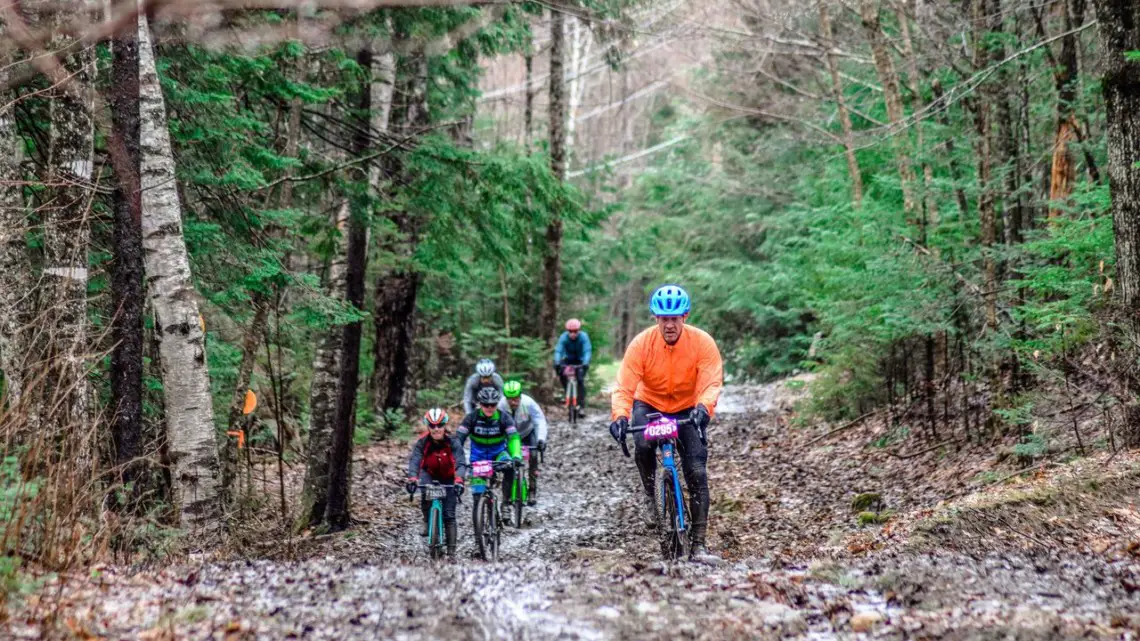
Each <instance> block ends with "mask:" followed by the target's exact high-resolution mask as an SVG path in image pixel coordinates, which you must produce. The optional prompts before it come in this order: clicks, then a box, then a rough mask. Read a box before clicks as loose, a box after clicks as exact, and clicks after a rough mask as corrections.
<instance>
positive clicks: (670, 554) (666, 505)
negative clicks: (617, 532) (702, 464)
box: [654, 467, 689, 561]
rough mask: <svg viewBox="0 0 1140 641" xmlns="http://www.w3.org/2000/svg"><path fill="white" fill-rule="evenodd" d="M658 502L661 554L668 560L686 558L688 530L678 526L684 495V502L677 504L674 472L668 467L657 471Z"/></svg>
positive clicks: (658, 534) (656, 488) (658, 532)
mask: <svg viewBox="0 0 1140 641" xmlns="http://www.w3.org/2000/svg"><path fill="white" fill-rule="evenodd" d="M654 495H655V499H656V503H657V536H658V537H659V539H660V543H661V556H662V557H664V558H665V560H666V561H673V560H676V559H681V558H684V557H685V556H686V555H687V554H688V548H689V541H688V537H687V536H686V534H687V533H686V532H684V531H681V530H679V529H678V527H677V510H678V509H681V510H684V509H685V508H684V503H683V501H684V497H682V504H681V505H677V497H676V493H675V492H674V489H673V472H672V471H670V470H669V469H668V468H664V467H663V468H661V469H659V470H658V471H657V481H656V484H655V487H654Z"/></svg>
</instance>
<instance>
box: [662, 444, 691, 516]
mask: <svg viewBox="0 0 1140 641" xmlns="http://www.w3.org/2000/svg"><path fill="white" fill-rule="evenodd" d="M661 465H662V466H663V467H664V468H665V469H667V470H669V475H670V476H671V477H673V503H674V505H676V507H677V532H679V533H680V532H684V531H685V530H686V529H687V528H686V526H685V503H684V496H683V495H682V494H681V479H680V477H679V475H678V470H677V462H676V459H675V458H674V454H673V445H672V443H666V444H664V445H662V446H661Z"/></svg>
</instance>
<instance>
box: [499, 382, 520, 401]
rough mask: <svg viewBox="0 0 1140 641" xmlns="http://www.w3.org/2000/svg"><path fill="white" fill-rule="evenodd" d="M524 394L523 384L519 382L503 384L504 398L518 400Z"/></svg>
mask: <svg viewBox="0 0 1140 641" xmlns="http://www.w3.org/2000/svg"><path fill="white" fill-rule="evenodd" d="M520 394H522V383H520V382H518V381H507V382H506V383H503V396H506V397H507V398H518V397H519V395H520Z"/></svg>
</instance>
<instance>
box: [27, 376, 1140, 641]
mask: <svg viewBox="0 0 1140 641" xmlns="http://www.w3.org/2000/svg"><path fill="white" fill-rule="evenodd" d="M735 393H736V394H738V395H739V396H737V397H730V402H729V403H726V407H725V409H728V410H729V412H726V413H724V414H723V415H722V416H721V417H719V419H718V421H717V423H716V424H715V427H714V428H713V430H712V433H711V437H710V438H711V440H712V446H711V463H710V478H711V485H712V493H713V521H712V527H713V532H712V539H711V543H712V547H713V548H714V549H717V550H720V551H721V552H722V553H723V554H724V555H725V557H726V559H725V561H724V562H723V563H722V564H721V565H719V566H717V567H711V568H710V567H705V566H700V565H694V564H690V563H676V564H665V563H663V562H661V561H660V559H659V556H658V547H657V544H656V540H655V539H654V538H653V537H651V536H649V535H648V534H647V533H646V532H644V531H643V530H642V527H641V526H640V525H639V524H638V519H637V518H636V512H635V508H636V502H635V499H636V496H637V495H636V493H635V490H636V489H637V484H638V481H637V479H636V472H635V468H634V467H633V464H632V461H631V460H629V459H625V458H623V457H622V455H621V451H620V448H619V447H618V446H617V445H616V444H614V443H613V442H612V441H611V440H610V439H609V436H608V433H607V432H606V430H605V427H604V417H602V415H601V414H600V412H596V411H595V412H594V413H592V414H591V415H590V417H589V419H588V420H587V421H586V422H585V423H583V424H581V425H580V426H579V427H578V428H577V429H574V428H571V427H569V426H568V425H566V424H563V423H555V424H554V425H553V426H552V432H551V437H550V447H549V449H548V453H547V454H548V457H547V460H546V463H545V466H544V467H543V472H542V476H541V485H540V488H541V492H540V496H539V505H538V506H537V507H536V508H532V509H530V510H529V516H528V523H527V525H526V527H524V528H523V529H516V528H508V530H507V531H506V532H505V533H504V537H503V548H502V555H501V561H500V562H499V563H497V564H490V563H485V562H482V561H479V560H475V559H473V558H472V557H473V552H474V545H473V543H472V540H471V524H470V507H471V501H470V498H469V497H465V499H464V502H463V504H461V506H460V510H459V519H460V560H459V562H458V563H456V564H455V565H449V564H446V563H444V564H433V563H431V562H430V561H429V560H427V559H426V558H425V555H424V553H423V550H422V547H421V542H420V540H419V538H418V536H417V532H416V525H417V520H418V518H419V517H418V514H419V512H418V508H417V507H415V506H414V505H413V504H411V503H410V502H409V501H408V499H407V496H406V495H404V494H403V493H402V491H401V490H400V480H401V477H402V472H401V469H400V465H401V464H402V460H403V456H404V453H405V452H404V446H403V445H402V444H400V445H398V444H381V445H377V446H373V447H370V448H366V449H364V450H363V451H362V452H360V453H359V458H358V459H357V463H356V466H355V468H356V480H355V483H356V486H355V487H356V488H357V489H356V496H357V497H359V499H358V500H359V503H358V504H357V505H356V506H355V508H354V509H355V511H356V513H357V514H359V515H360V516H361V518H363V519H365V520H366V522H365V523H364V524H362V525H361V526H360V527H357V528H356V529H354V530H353V531H351V532H349V533H347V534H344V535H337V536H335V537H328V538H323V539H321V538H315V539H309V540H306V541H302V542H301V543H299V544H298V545H296V546H293V547H292V548H291V549H289V550H288V551H287V550H286V549H285V548H284V546H279V548H278V549H277V550H276V551H275V552H274V553H273V554H271V555H269V556H265V555H263V556H262V557H261V558H257V559H250V560H237V561H233V560H231V561H224V562H223V561H217V560H207V559H190V560H187V561H185V562H183V563H180V564H179V565H177V566H173V567H169V568H165V569H163V570H161V571H147V572H138V573H134V574H131V573H129V572H127V571H126V570H125V569H121V568H120V569H116V568H107V569H106V570H105V571H104V572H103V573H102V574H101V575H100V576H99V577H98V578H97V579H94V578H88V577H73V578H71V579H69V580H67V581H63V582H62V583H60V582H56V583H54V584H49V587H50V588H51V589H44V590H42V591H41V592H40V593H39V594H37V595H33V597H32V598H30V599H29V600H28V601H27V602H25V603H24V604H23V606H22V607H23V610H20V611H19V613H18V614H17V616H13V617H12V618H11V619H9V620H8V622H7V623H6V624H5V625H6V626H7V632H8V634H9V635H11V636H16V637H24V638H40V637H39V635H40V634H41V633H46V634H45V636H48V637H53V636H58V637H59V638H73V637H74V636H80V637H85V638H144V639H174V638H219V639H222V638H224V639H238V638H251V639H283V638H304V639H336V640H338V641H345V640H349V639H375V638H393V639H408V640H417V639H425V640H426V639H440V638H447V639H497V638H511V639H547V638H560V639H617V638H638V639H677V638H685V639H730V638H741V635H747V636H753V637H798V638H815V639H822V638H841V637H846V636H850V635H851V634H852V633H855V632H868V633H872V634H874V635H875V636H876V638H910V637H916V636H918V637H927V638H961V639H967V638H978V637H992V638H1004V637H1006V636H1007V635H1011V636H1012V637H1014V638H1070V637H1072V636H1075V635H1086V634H1091V635H1093V636H1097V635H1116V636H1119V635H1120V634H1122V633H1124V632H1125V631H1126V630H1127V629H1128V628H1130V627H1131V626H1132V625H1134V623H1135V622H1134V621H1133V619H1132V617H1133V615H1132V614H1131V613H1133V612H1137V611H1140V600H1138V599H1137V597H1136V590H1137V587H1140V570H1138V569H1137V565H1136V563H1135V559H1134V557H1132V556H1130V555H1129V554H1127V553H1125V552H1123V551H1122V553H1121V554H1117V555H1115V556H1112V555H1100V554H1092V553H1088V552H1087V551H1083V550H1082V549H1080V548H1079V546H1069V547H1068V548H1066V547H1063V546H1052V547H1049V548H1041V549H1038V548H1035V547H1033V546H1027V545H1023V544H1024V543H1025V540H1024V539H1023V537H1020V536H1017V535H1014V534H1009V533H1008V532H1006V534H1008V538H1005V539H986V538H985V537H984V536H982V535H980V534H979V532H980V530H979V531H975V532H974V533H973V534H970V533H967V532H957V531H955V532H952V533H950V534H949V535H947V536H949V537H951V538H948V539H947V541H948V542H949V543H948V544H946V545H942V544H941V543H938V542H937V541H936V544H934V545H931V544H929V541H928V542H927V543H926V544H922V545H919V544H916V543H914V542H913V541H912V540H911V538H912V537H911V536H910V533H911V531H910V530H907V529H906V527H905V525H904V523H905V522H906V518H905V517H904V516H902V515H900V516H899V517H898V522H899V525H898V526H897V529H896V526H895V525H894V522H893V521H892V522H888V524H887V525H885V526H882V527H875V528H870V529H867V528H863V527H860V526H859V525H857V524H855V522H854V521H853V518H852V515H851V512H850V506H849V503H850V497H851V495H852V494H853V493H854V492H857V491H862V490H865V489H867V488H868V487H872V486H874V485H876V484H878V485H879V486H882V485H883V484H887V485H891V484H894V485H895V486H898V487H903V488H904V490H905V491H903V492H902V493H900V494H899V495H898V496H887V498H886V500H887V501H889V502H890V503H891V504H892V505H893V506H896V507H898V508H899V509H900V511H907V513H909V514H920V513H923V514H924V513H925V512H924V510H925V511H926V512H929V511H930V507H931V506H932V505H933V503H934V502H936V500H937V499H936V497H937V495H938V493H939V491H938V489H937V488H936V487H935V483H934V482H933V481H927V484H926V485H923V484H922V482H920V478H919V476H918V472H917V471H916V470H914V469H911V468H914V467H915V466H914V465H905V466H898V468H897V469H888V468H886V467H881V466H880V465H879V464H878V463H876V462H875V461H874V460H864V459H860V458H859V455H858V454H857V448H856V447H855V446H850V447H849V448H848V449H846V450H845V449H843V447H837V448H833V447H832V446H823V447H813V448H810V449H809V448H805V447H804V442H805V440H806V436H810V434H807V435H805V434H803V433H802V431H801V430H793V429H789V428H788V427H787V426H786V425H785V424H784V422H783V421H782V420H781V413H782V411H783V409H786V405H784V404H782V401H781V400H780V398H779V395H778V394H776V395H775V396H774V395H773V389H772V388H771V387H766V388H763V389H759V390H753V393H752V394H751V395H746V394H744V393H743V392H740V391H736V392H735ZM733 410H735V411H733ZM1118 463H1119V462H1118ZM1128 465H1131V463H1129V464H1128ZM1128 469H1129V470H1130V469H1131V468H1128ZM905 474H913V475H915V476H914V478H906V479H905V485H904V481H903V480H900V479H902V478H904V477H897V478H895V477H892V475H905ZM1130 474H1131V472H1128V473H1125V474H1124V476H1123V477H1122V478H1125V477H1126V478H1128V479H1131V478H1132V477H1133V476H1134V475H1131V476H1130ZM892 479H893V480H892ZM1125 521H1126V519H1123V518H1121V519H1118V521H1116V522H1118V523H1120V527H1121V528H1122V529H1121V530H1120V531H1119V532H1118V533H1117V535H1116V536H1118V537H1119V538H1122V539H1124V540H1126V539H1127V538H1128V537H1129V536H1131V534H1130V530H1129V528H1134V527H1135V523H1140V518H1137V519H1136V521H1135V523H1133V524H1132V525H1129V524H1127V523H1125ZM1014 529H1016V528H1014ZM904 530H905V532H904ZM990 534H992V532H990ZM1022 534H1024V535H1025V536H1030V537H1033V536H1043V535H1034V534H1030V533H1028V532H1022ZM934 535H935V536H936V535H937V532H935V534H934ZM954 537H956V538H954ZM913 538H914V539H915V540H918V537H917V535H915V536H914V537H913ZM1003 540H1004V541H1012V542H1014V543H1013V544H1012V545H1010V546H1007V547H1004V548H1003V547H1001V546H1000V545H997V544H995V541H1003ZM1121 547H1122V548H1125V547H1126V546H1123V545H1122V546H1121ZM51 612H56V613H57V614H56V615H55V616H54V617H53V616H52V615H51V614H50V613H51Z"/></svg>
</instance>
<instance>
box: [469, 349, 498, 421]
mask: <svg viewBox="0 0 1140 641" xmlns="http://www.w3.org/2000/svg"><path fill="white" fill-rule="evenodd" d="M484 387H494V388H495V389H497V390H499V393H502V391H503V377H502V376H499V375H498V374H496V373H495V362H494V361H492V360H491V359H489V358H483V359H480V360H479V362H478V363H475V373H474V374H472V375H471V376H470V377H468V378H467V383H466V384H465V385H464V387H463V414H464V415H465V416H466V415H467V414H470V413H471V412H474V411H475V407H476V405H477V403H476V402H475V397H476V395H478V394H479V390H480V389H483V388H484Z"/></svg>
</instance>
